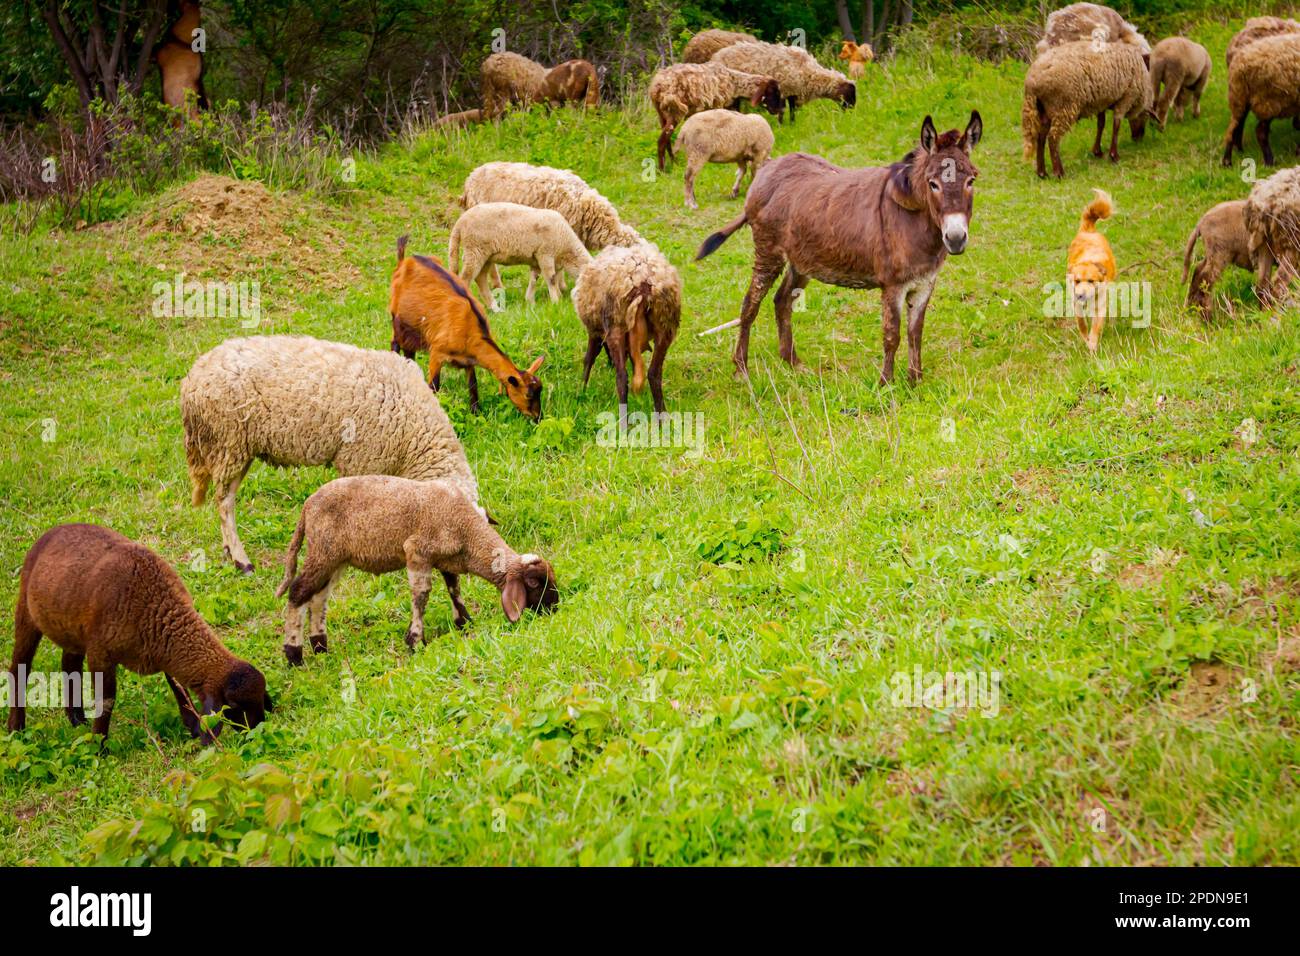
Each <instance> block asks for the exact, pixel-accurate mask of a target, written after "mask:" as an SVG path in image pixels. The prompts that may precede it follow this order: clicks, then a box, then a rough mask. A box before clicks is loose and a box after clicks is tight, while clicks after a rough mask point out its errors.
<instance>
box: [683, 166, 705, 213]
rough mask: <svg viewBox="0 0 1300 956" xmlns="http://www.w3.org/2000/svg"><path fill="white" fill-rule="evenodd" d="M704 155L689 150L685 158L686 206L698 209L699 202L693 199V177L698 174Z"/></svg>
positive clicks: (701, 167)
mask: <svg viewBox="0 0 1300 956" xmlns="http://www.w3.org/2000/svg"><path fill="white" fill-rule="evenodd" d="M704 159H705V157H704V155H703V154H701V153H695V152H690V153H689V154H688V156H687V159H686V180H685V182H686V208H687V209H699V208H700V204H699V203H698V202H696V201H695V177H696V176H698V175H699V174H700V170H701V169H703V168H704Z"/></svg>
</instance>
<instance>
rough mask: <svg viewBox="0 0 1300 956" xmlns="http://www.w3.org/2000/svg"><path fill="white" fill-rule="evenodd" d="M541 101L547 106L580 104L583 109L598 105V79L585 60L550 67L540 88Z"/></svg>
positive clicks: (567, 61) (570, 61) (569, 61)
mask: <svg viewBox="0 0 1300 956" xmlns="http://www.w3.org/2000/svg"><path fill="white" fill-rule="evenodd" d="M542 100H543V101H544V102H545V103H546V104H547V105H549V106H557V107H558V106H563V105H564V104H565V103H581V104H582V105H583V108H584V109H589V110H594V109H595V108H596V107H597V106H599V105H600V78H599V77H598V76H597V74H596V68H595V67H594V66H593V65H592V64H591V63H590V62H589V61H587V60H566V61H565V62H564V63H561V64H560V65H559V66H556V67H552V68H551V70H550V72H549V73H547V74H546V79H545V81H544V82H543V86H542Z"/></svg>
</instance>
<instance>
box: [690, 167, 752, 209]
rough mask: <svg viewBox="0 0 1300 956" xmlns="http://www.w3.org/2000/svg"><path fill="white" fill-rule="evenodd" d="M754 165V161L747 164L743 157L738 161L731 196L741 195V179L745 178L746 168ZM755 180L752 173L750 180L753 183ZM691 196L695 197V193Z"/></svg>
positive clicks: (733, 197)
mask: <svg viewBox="0 0 1300 956" xmlns="http://www.w3.org/2000/svg"><path fill="white" fill-rule="evenodd" d="M753 165H754V164H753V163H752V162H750V163H748V164H746V162H745V160H743V159H742V160H741V161H740V162H738V163H737V164H736V167H737V168H736V181H735V182H734V183H732V184H731V198H732V199H735V198H736V197H737V196H739V195H740V183H741V180H743V179H744V178H745V170H746V169H747V168H751V167H752V166H753ZM753 180H754V177H753V176H752V175H751V176H750V182H751V183H752V182H753ZM691 198H694V193H692V194H691Z"/></svg>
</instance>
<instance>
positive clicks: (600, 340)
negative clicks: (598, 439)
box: [573, 242, 682, 424]
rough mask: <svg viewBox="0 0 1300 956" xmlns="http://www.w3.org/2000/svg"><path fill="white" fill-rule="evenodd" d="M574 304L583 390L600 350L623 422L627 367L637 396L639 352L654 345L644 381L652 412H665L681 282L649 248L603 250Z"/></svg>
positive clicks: (577, 289) (640, 366)
mask: <svg viewBox="0 0 1300 956" xmlns="http://www.w3.org/2000/svg"><path fill="white" fill-rule="evenodd" d="M573 304H574V306H575V307H576V308H577V310H578V318H580V319H581V320H582V324H583V325H584V326H586V329H587V354H586V356H585V357H584V358H583V366H582V385H583V388H586V386H587V379H588V378H589V377H590V375H591V366H592V364H593V363H594V362H595V361H596V356H597V355H598V354H599V353H600V350H601V348H602V346H603V347H604V349H605V351H606V353H607V354H608V355H609V360H610V362H611V363H612V364H613V366H614V377H615V382H616V389H617V392H618V406H619V420H620V424H623V423H625V422H626V420H627V386H628V382H627V363H628V360H629V359H630V360H631V362H632V368H633V377H632V389H633V391H637V392H639V391H641V389H642V388H643V387H644V385H645V381H646V378H647V372H646V368H645V365H644V363H643V360H642V357H641V353H642V352H644V351H645V350H646V349H647V348H649V347H650V346H651V344H653V346H654V357H653V358H651V360H650V369H649V373H648V377H649V379H650V392H651V394H652V395H653V396H654V406H655V411H656V412H658V413H662V412H663V411H664V389H663V367H664V358H665V357H666V356H667V354H668V346H670V345H672V343H673V339H675V338H676V337H677V329H678V327H679V326H680V325H681V315H682V280H681V277H680V276H679V275H678V274H677V270H676V269H674V268H673V266H672V264H671V263H670V262H669V261H668V260H667V259H666V258H664V256H663V253H661V252H660V251H659V250H658V249H657V248H656V247H655V246H654V245H653V244H651V243H648V242H643V243H641V244H640V245H637V246H632V247H630V248H622V247H617V246H610V247H609V248H607V249H604V250H602V251H601V252H600V253H599V254H598V255H597V256H596V257H595V258H594V259H592V260H591V264H590V265H588V266H587V268H585V269H583V270H582V274H581V275H580V276H578V282H577V284H576V285H575V286H574V287H573Z"/></svg>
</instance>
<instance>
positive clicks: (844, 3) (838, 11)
mask: <svg viewBox="0 0 1300 956" xmlns="http://www.w3.org/2000/svg"><path fill="white" fill-rule="evenodd" d="M835 16H836V17H838V18H839V21H840V33H841V34H842V35H843V36H844V39H846V40H852V41H853V42H854V43H857V42H858V37H857V35H856V34H855V33H854V32H853V21H852V20H850V19H849V2H848V0H835Z"/></svg>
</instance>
